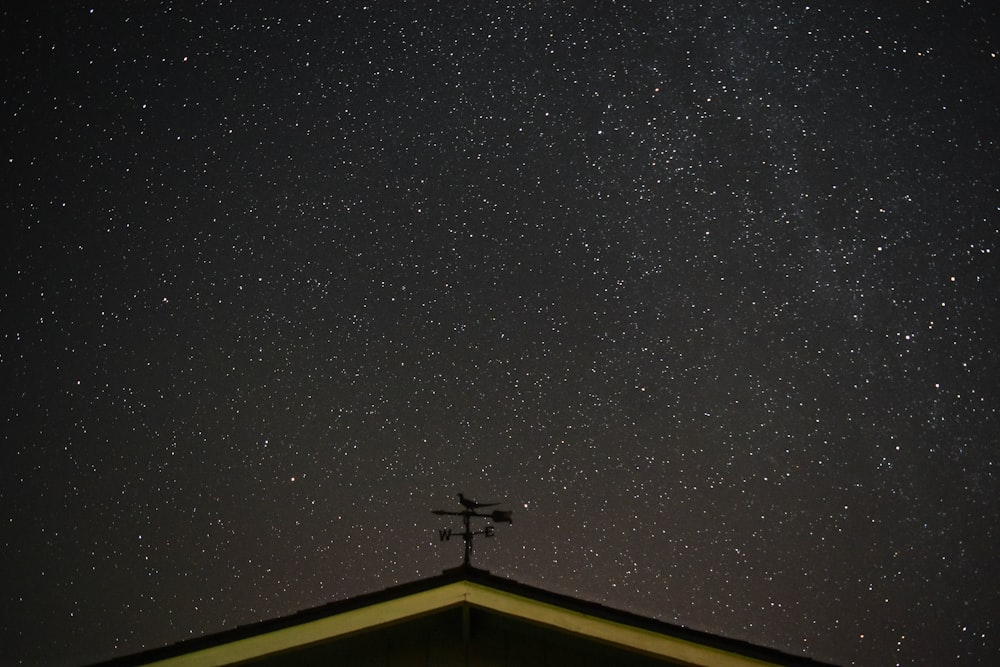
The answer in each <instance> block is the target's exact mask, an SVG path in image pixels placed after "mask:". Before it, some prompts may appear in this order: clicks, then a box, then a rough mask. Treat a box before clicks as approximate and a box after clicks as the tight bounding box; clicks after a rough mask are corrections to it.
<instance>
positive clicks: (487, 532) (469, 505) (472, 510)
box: [431, 493, 513, 567]
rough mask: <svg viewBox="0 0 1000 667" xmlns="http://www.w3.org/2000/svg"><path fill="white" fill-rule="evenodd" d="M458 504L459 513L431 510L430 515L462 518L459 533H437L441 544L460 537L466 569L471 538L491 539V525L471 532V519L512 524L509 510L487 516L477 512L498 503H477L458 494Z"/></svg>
mask: <svg viewBox="0 0 1000 667" xmlns="http://www.w3.org/2000/svg"><path fill="white" fill-rule="evenodd" d="M458 502H460V503H462V507H464V508H465V509H463V510H462V511H461V512H449V511H448V510H431V513H432V514H436V515H438V516H460V517H462V527H463V530H462V532H461V533H456V532H454V531H453V530H452V529H451V528H442V529H441V530H439V531H438V536H439V537H440V538H441V541H442V542H445V541H447V540H450V539H451V538H452V536H453V535H461V536H462V539H463V540H464V541H465V560H464V561H463V563H464V564H465V566H466V567H469V566H470V559H471V557H472V538H473V537H475V536H476V535H482V536H484V537H493V532H494V528H493V524H491V523H488V524H486V525H485V526H484V527H483V529H482V530H472V526H471V525H470V523H469V521H470V520H471V519H472V517H478V518H480V519H490V520H492V521H494V522H496V523H513V521H512V520H511V514H513V512H512V511H510V510H492V511H490V512H489V514H481V513H480V512H478V511H477V510H479V509H482V508H485V507H496V506H497V505H499V504H500V503H477V502H476V501H475V500H472V499H471V498H466V497H465V496H464V495H462V494H461V493H460V494H458Z"/></svg>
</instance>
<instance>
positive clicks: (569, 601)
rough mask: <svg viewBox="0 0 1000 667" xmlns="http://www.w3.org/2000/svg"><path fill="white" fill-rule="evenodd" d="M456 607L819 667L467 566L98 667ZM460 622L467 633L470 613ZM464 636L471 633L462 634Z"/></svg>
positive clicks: (569, 630)
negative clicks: (466, 628) (462, 622)
mask: <svg viewBox="0 0 1000 667" xmlns="http://www.w3.org/2000/svg"><path fill="white" fill-rule="evenodd" d="M453 609H465V610H468V609H474V610H477V611H476V613H477V614H482V613H485V614H489V615H491V616H497V617H501V618H504V619H511V621H513V622H517V623H520V624H522V625H525V624H527V625H526V627H527V626H531V627H533V628H539V629H541V630H543V631H545V632H550V633H557V634H559V635H560V636H570V637H575V638H583V639H585V640H587V641H590V642H597V643H599V644H602V645H605V646H610V647H614V648H616V649H620V650H623V651H626V652H630V653H634V654H641V655H643V656H646V658H648V659H652V660H653V661H654V662H655V661H662V662H663V663H667V664H688V665H718V666H721V665H727V666H729V665H734V666H735V665H747V666H749V665H803V666H805V665H821V664H823V663H819V662H816V661H814V660H811V659H808V658H803V657H800V656H794V655H791V654H787V653H783V652H780V651H776V650H774V649H769V648H765V647H761V646H757V645H754V644H750V643H748V642H743V641H739V640H735V639H729V638H725V637H720V636H717V635H712V634H709V633H705V632H700V631H697V630H692V629H690V628H686V627H683V626H678V625H673V624H669V623H664V622H661V621H657V620H654V619H650V618H646V617H643V616H638V615H636V614H632V613H629V612H625V611H620V610H616V609H611V608H609V607H605V606H603V605H600V604H596V603H592V602H587V601H584V600H580V599H577V598H573V597H569V596H566V595H561V594H558V593H552V592H549V591H546V590H543V589H540V588H536V587H533V586H529V585H526V584H522V583H519V582H517V581H513V580H510V579H505V578H502V577H498V576H495V575H492V574H490V573H489V572H488V571H486V570H480V569H478V568H474V567H469V566H466V567H459V568H455V569H451V570H445V571H444V572H443V573H442V574H441V575H439V576H436V577H431V578H428V579H422V580H418V581H415V582H411V583H407V584H402V585H399V586H394V587H392V588H387V589H384V590H381V591H378V592H375V593H369V594H366V595H361V596H358V597H354V598H350V599H346V600H341V601H337V602H333V603H330V604H326V605H323V606H320V607H316V608H313V609H308V610H305V611H301V612H298V613H296V614H293V615H290V616H285V617H282V618H278V619H273V620H269V621H262V622H260V623H254V624H252V625H246V626H241V627H238V628H235V629H232V630H228V631H224V632H220V633H218V634H213V635H207V636H203V637H197V638H194V639H189V640H186V641H182V642H179V643H177V644H173V645H170V646H165V647H162V648H157V649H153V650H150V651H145V652H143V653H138V654H134V655H129V656H124V657H121V658H116V659H114V660H111V661H109V662H106V663H102V665H103V667H125V666H126V665H158V666H159V667H194V666H198V667H208V666H215V665H234V664H240V663H244V662H248V661H256V660H261V659H263V658H267V657H268V656H272V655H279V654H286V653H287V652H288V651H294V650H297V649H299V648H302V647H309V646H317V645H320V644H323V643H327V642H335V641H337V640H339V639H343V638H349V637H353V636H356V635H358V634H363V633H371V632H375V631H378V630H379V629H381V628H387V627H390V626H394V625H397V624H403V623H412V622H414V621H415V619H420V618H424V617H427V616H430V615H434V614H440V613H442V612H445V611H446V610H453ZM465 613H466V614H468V611H466V612H465ZM464 618H465V619H466V620H465V624H466V627H467V625H468V616H465V617H464ZM463 632H464V633H465V634H466V635H467V630H465V631H463Z"/></svg>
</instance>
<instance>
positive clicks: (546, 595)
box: [93, 566, 830, 667]
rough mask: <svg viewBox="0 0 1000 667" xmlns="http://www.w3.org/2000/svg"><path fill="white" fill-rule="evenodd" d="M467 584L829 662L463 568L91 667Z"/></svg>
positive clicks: (762, 651) (778, 655)
mask: <svg viewBox="0 0 1000 667" xmlns="http://www.w3.org/2000/svg"><path fill="white" fill-rule="evenodd" d="M463 581H464V582H470V583H474V584H479V585H482V586H487V587H490V588H493V589H496V590H499V591H502V592H506V593H510V594H513V595H518V596H520V597H523V598H527V599H529V600H534V601H537V602H542V603H546V604H550V605H554V606H557V607H560V608H562V609H567V610H571V611H575V612H579V613H582V614H586V615H588V616H592V617H595V618H600V619H603V620H607V621H611V622H615V623H620V624H623V625H628V626H631V627H635V628H641V629H643V630H648V631H651V632H655V633H658V634H662V635H665V636H668V637H674V638H677V639H681V640H685V641H690V642H694V643H697V644H701V645H703V646H710V647H713V648H717V649H721V650H724V651H730V652H732V653H737V654H739V655H743V656H746V657H750V658H757V659H760V660H764V661H768V662H772V663H776V664H779V665H795V666H798V665H801V666H803V667H806V666H823V665H825V666H827V667H830V663H824V662H819V661H816V660H813V659H810V658H806V657H803V656H796V655H792V654H789V653H784V652H782V651H778V650H775V649H771V648H767V647H763V646H758V645H756V644H751V643H749V642H745V641H742V640H737V639H730V638H727V637H722V636H719V635H713V634H710V633H707V632H702V631H700V630H694V629H691V628H687V627H684V626H681V625H675V624H671V623H665V622H663V621H658V620H656V619H652V618H648V617H645V616H639V615H637V614H633V613H631V612H627V611H621V610H619V609H613V608H610V607H606V606H604V605H601V604H597V603H594V602H588V601H586V600H580V599H578V598H574V597H570V596H568V595H563V594H560V593H553V592H550V591H547V590H544V589H541V588H537V587H535V586H529V585H528V584H522V583H520V582H518V581H514V580H512V579H505V578H503V577H498V576H496V575H493V574H490V572H489V571H488V570H481V569H479V568H476V567H471V566H463V567H456V568H452V569H449V570H445V571H444V572H442V573H441V574H440V575H437V576H434V577H430V578H428V579H420V580H417V581H412V582H409V583H405V584H400V585H397V586H392V587H389V588H385V589H383V590H380V591H375V592H372V593H366V594H363V595H359V596H356V597H352V598H348V599H344V600H338V601H335V602H331V603H328V604H324V605H320V606H318V607H313V608H311V609H306V610H303V611H300V612H297V613H294V614H291V615H289V616H283V617H280V618H276V619H271V620H266V621H260V622H257V623H251V624H249V625H242V626H238V627H236V628H232V629H230V630H224V631H222V632H218V633H214V634H210V635H203V636H201V637H194V638H191V639H186V640H184V641H181V642H178V643H176V644H170V645H168V646H163V647H160V648H155V649H150V650H147V651H143V652H141V653H135V654H131V655H126V656H121V657H118V658H113V659H111V660H108V661H106V662H101V663H97V664H95V665H94V666H93V667H126V666H130V665H143V664H146V663H150V662H155V661H157V660H164V659H167V658H172V657H176V656H180V655H184V654H185V653H191V652H194V651H198V650H202V649H206V648H211V647H215V646H221V645H223V644H227V643H229V642H233V641H237V640H240V639H246V638H248V637H254V636H257V635H262V634H265V633H268V632H273V631H276V630H282V629H284V628H289V627H293V626H296V625H300V624H303V623H307V622H309V621H314V620H317V619H322V618H327V617H330V616H335V615H337V614H341V613H344V612H348V611H352V610H355V609H361V608H363V607H367V606H370V605H374V604H378V603H380V602H385V601H388V600H394V599H398V598H402V597H405V596H408V595H413V594H416V593H422V592H424V591H429V590H432V589H435V588H438V587H441V586H445V585H448V584H453V583H458V582H463Z"/></svg>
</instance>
